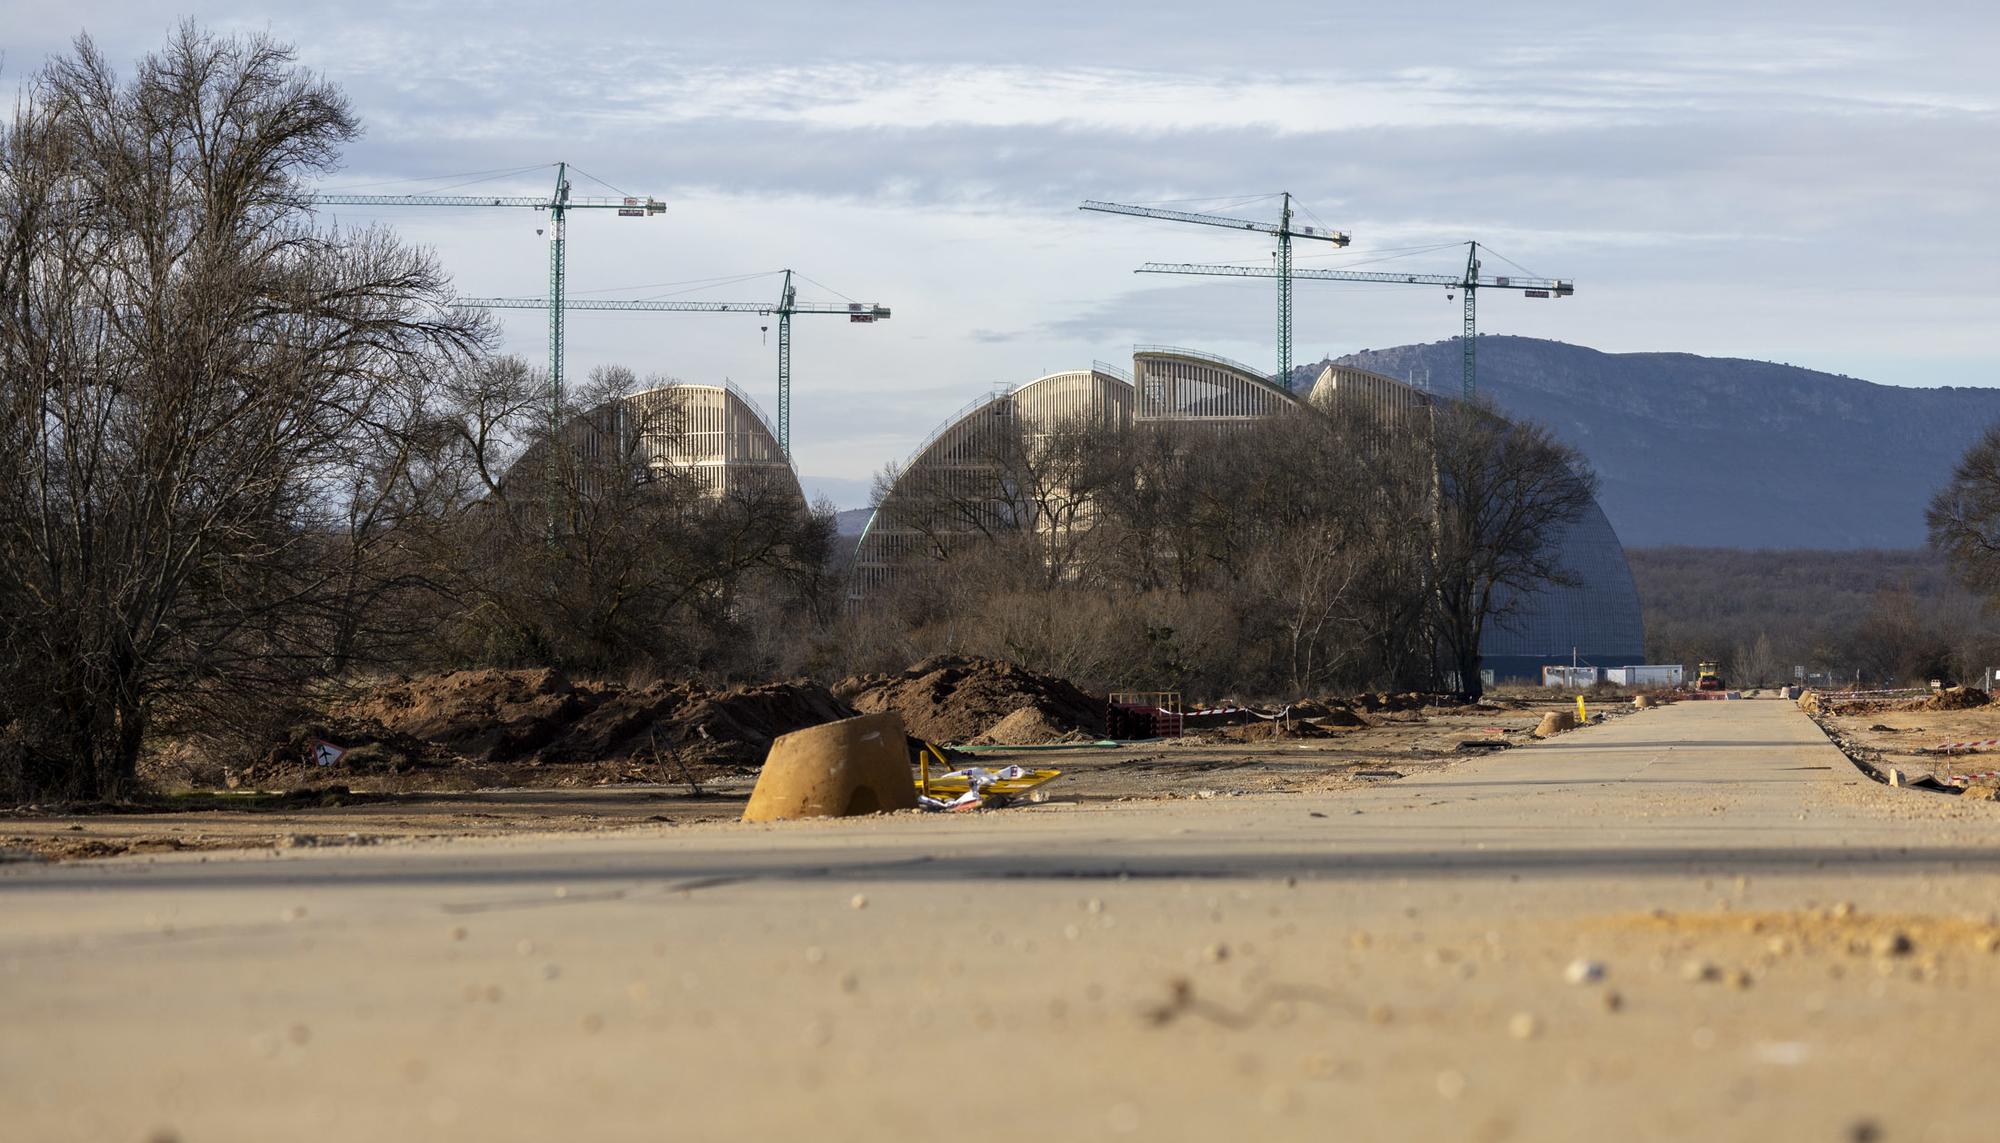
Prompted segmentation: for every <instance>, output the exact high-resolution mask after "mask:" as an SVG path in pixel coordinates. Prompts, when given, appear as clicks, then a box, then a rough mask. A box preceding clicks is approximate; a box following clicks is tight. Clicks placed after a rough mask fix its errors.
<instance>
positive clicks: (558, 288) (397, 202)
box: [308, 163, 667, 439]
mask: <svg viewBox="0 0 2000 1143" xmlns="http://www.w3.org/2000/svg"><path fill="white" fill-rule="evenodd" d="M308 201H310V202H312V203H315V204H322V203H323V204H327V205H337V206H457V207H467V206H525V207H528V208H529V209H532V210H546V211H548V212H549V297H548V300H547V301H545V302H542V303H540V305H539V306H538V307H537V308H544V307H545V308H547V310H548V311H549V434H550V437H551V439H553V438H554V435H555V431H556V426H557V425H558V423H559V422H560V420H561V417H562V391H563V310H564V309H566V308H569V307H568V306H567V305H566V303H565V286H566V284H567V283H566V279H567V277H568V273H569V256H568V252H567V245H566V239H565V237H564V233H563V231H564V218H565V216H566V215H567V214H568V213H569V212H570V211H572V210H615V211H617V212H618V217H620V218H645V217H647V216H648V215H654V214H659V213H661V212H663V211H665V210H666V209H667V205H666V204H665V203H663V202H661V201H660V200H659V199H656V198H653V197H651V196H648V197H645V198H635V197H631V196H626V197H623V198H575V197H572V196H571V195H570V193H569V164H568V163H557V164H556V186H555V191H554V193H552V194H549V195H528V196H514V197H507V196H494V195H464V194H451V195H441V194H315V195H312V196H310V197H309V199H308Z"/></svg>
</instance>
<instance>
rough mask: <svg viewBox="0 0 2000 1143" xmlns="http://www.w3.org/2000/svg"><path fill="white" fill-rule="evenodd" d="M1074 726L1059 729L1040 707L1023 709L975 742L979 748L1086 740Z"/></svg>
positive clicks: (993, 726) (987, 730)
mask: <svg viewBox="0 0 2000 1143" xmlns="http://www.w3.org/2000/svg"><path fill="white" fill-rule="evenodd" d="M1086 740H1087V739H1086V736H1085V735H1084V734H1082V733H1081V732H1079V731H1078V730H1077V729H1076V728H1074V727H1063V726H1058V725H1056V724H1055V723H1053V722H1051V721H1049V718H1048V716H1047V715H1045V714H1043V713H1042V711H1041V710H1040V709H1039V708H1037V707H1032V706H1024V707H1022V708H1021V709H1020V710H1017V711H1015V712H1014V713H1013V714H1010V715H1008V716H1007V717H1006V718H1003V719H1001V720H1000V721H999V722H996V723H994V724H993V725H992V726H990V727H988V728H987V729H986V732H985V733H984V734H981V735H980V736H979V737H977V738H975V739H973V740H972V741H973V743H974V744H976V745H980V746H1040V745H1043V744H1046V743H1050V742H1079V741H1086Z"/></svg>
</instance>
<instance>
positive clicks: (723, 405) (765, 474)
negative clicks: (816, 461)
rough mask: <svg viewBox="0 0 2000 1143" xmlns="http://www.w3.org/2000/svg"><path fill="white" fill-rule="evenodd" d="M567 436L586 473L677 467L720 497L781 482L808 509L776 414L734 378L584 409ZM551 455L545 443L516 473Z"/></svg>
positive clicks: (672, 385) (537, 468)
mask: <svg viewBox="0 0 2000 1143" xmlns="http://www.w3.org/2000/svg"><path fill="white" fill-rule="evenodd" d="M562 436H563V442H564V445H565V446H566V447H567V448H569V449H571V450H574V454H575V455H576V457H577V458H578V459H579V460H580V461H581V462H582V465H581V467H582V469H583V470H584V471H585V472H586V473H587V472H589V471H590V470H591V469H592V468H594V467H597V466H601V465H605V464H610V463H619V464H621V465H624V466H629V467H630V469H631V470H633V475H634V476H636V477H637V478H639V479H641V480H645V479H647V478H649V477H655V478H656V477H657V476H658V475H660V474H661V473H663V472H664V471H666V470H668V469H673V470H676V471H677V472H679V473H681V474H684V475H686V476H691V477H692V478H693V479H694V480H695V481H696V482H698V483H699V484H700V486H701V487H702V488H703V489H704V490H705V491H706V492H707V493H708V494H709V495H711V496H714V497H718V498H720V497H724V496H729V495H732V494H735V493H740V492H744V491H748V490H750V489H752V488H756V489H759V490H764V489H769V488H772V487H776V488H778V489H779V491H780V493H781V494H783V493H789V494H790V496H791V498H793V499H795V500H797V501H798V504H799V509H800V510H801V511H804V510H805V503H806V498H805V492H804V490H803V489H802V488H801V487H800V485H799V478H798V473H797V472H795V471H794V470H793V468H792V465H791V462H790V461H789V460H787V459H786V458H785V452H784V450H783V449H782V448H780V447H779V445H778V438H777V435H776V434H775V433H774V432H773V431H772V429H771V423H770V420H769V418H767V417H766V416H765V415H764V412H763V410H762V409H760V408H758V407H757V403H756V402H755V401H754V400H752V399H751V397H750V395H749V394H747V393H745V392H743V391H742V390H741V389H738V388H737V387H736V386H735V385H733V384H730V383H729V382H724V383H722V384H720V385H696V384H690V383H687V382H682V381H672V382H669V383H667V384H665V385H657V386H654V387H653V388H650V389H644V390H641V391H639V392H637V393H632V394H629V395H627V396H624V397H620V398H618V399H617V400H614V401H610V402H607V403H605V404H602V405H599V406H597V407H595V408H592V409H589V410H587V411H584V412H581V413H578V414H577V415H576V416H574V417H572V418H570V419H569V420H568V421H567V422H566V423H565V424H564V426H563V433H562ZM544 455H545V454H544V453H543V451H542V449H541V448H540V447H539V446H538V447H536V448H532V449H530V450H528V452H527V453H525V454H523V456H522V457H521V459H520V460H518V461H516V462H515V464H514V468H513V473H516V474H520V475H523V476H528V477H529V478H530V479H533V478H535V477H536V476H537V475H538V474H539V473H540V472H541V471H542V467H541V464H542V461H541V458H542V457H543V456H544Z"/></svg>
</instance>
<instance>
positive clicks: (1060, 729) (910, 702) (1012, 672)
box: [833, 655, 1104, 745]
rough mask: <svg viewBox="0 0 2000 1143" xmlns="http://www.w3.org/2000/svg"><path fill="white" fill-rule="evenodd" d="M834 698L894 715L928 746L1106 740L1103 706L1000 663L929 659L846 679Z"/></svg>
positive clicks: (1055, 681)
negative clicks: (903, 668)
mask: <svg viewBox="0 0 2000 1143" xmlns="http://www.w3.org/2000/svg"><path fill="white" fill-rule="evenodd" d="M833 694H834V696H836V697H837V698H838V699H840V700H842V701H845V702H847V703H849V704H851V705H852V706H853V707H854V709H856V710H858V711H860V712H861V713H863V714H876V713H880V712H882V711H894V712H896V714H898V715H900V716H901V717H902V720H903V729H904V730H906V731H908V732H909V733H911V734H913V735H915V736H916V737H918V738H923V739H928V740H929V741H932V742H974V741H978V742H982V743H1006V744H1010V745H1033V744H1037V743H1044V742H1060V741H1069V740H1079V739H1080V740H1091V739H1097V738H1102V737H1103V736H1104V702H1103V700H1102V699H1098V698H1095V697H1092V696H1091V695H1089V694H1086V693H1084V692H1083V691H1082V690H1080V689H1079V688H1077V687H1076V685H1075V684H1073V683H1071V682H1069V681H1068V680H1066V679H1059V678H1055V677H1053V676H1050V675H1038V674H1036V673H1034V672H1032V671H1028V670H1024V669H1023V668H1021V667H1018V666H1016V665H1014V664H1013V663H1009V662H1006V661H1005V660H1001V659H979V658H971V657H967V656H960V655H935V656H932V657H931V658H928V659H925V660H924V661H923V662H921V663H918V664H917V665H916V666H914V667H911V668H909V669H908V670H906V671H901V672H899V673H896V674H893V675H860V676H857V677H855V678H851V679H845V680H843V681H841V682H840V683H839V684H837V685H836V686H835V687H834V688H833Z"/></svg>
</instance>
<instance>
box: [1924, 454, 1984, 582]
mask: <svg viewBox="0 0 2000 1143" xmlns="http://www.w3.org/2000/svg"><path fill="white" fill-rule="evenodd" d="M1924 523H1925V524H1926V525H1927V526H1928V528H1929V531H1930V542H1931V546H1932V547H1933V548H1936V549H1938V550H1939V551H1941V552H1943V553H1944V555H1945V559H1946V561H1947V562H1948V563H1949V564H1950V566H1951V570H1952V572H1953V574H1955V575H1957V576H1958V578H1959V580H1960V581H1961V582H1963V583H1964V584H1965V585H1966V586H1967V587H1969V588H1971V589H1972V590H1974V591H1976V592H1979V593H1980V594H1982V595H1984V596H1986V597H1987V598H1988V599H1989V600H1991V599H2000V425H1996V426H1994V427H1993V428H1989V429H1987V430H1986V432H1985V433H1984V434H1982V435H1981V436H1980V438H1979V439H1978V440H1977V441H1974V442H1973V444H1972V447H1971V448H1968V449H1966V450H1965V455H1964V456H1962V457H1960V458H1959V461H1958V465H1957V466H1956V467H1955V468H1953V469H1952V473H1951V479H1950V480H1949V481H1947V482H1946V483H1945V486H1944V487H1943V488H1940V489H1938V491H1937V494H1936V495H1935V496H1933V497H1932V498H1931V502H1930V507H1929V509H1928V510H1927V511H1926V512H1925V513H1924Z"/></svg>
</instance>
